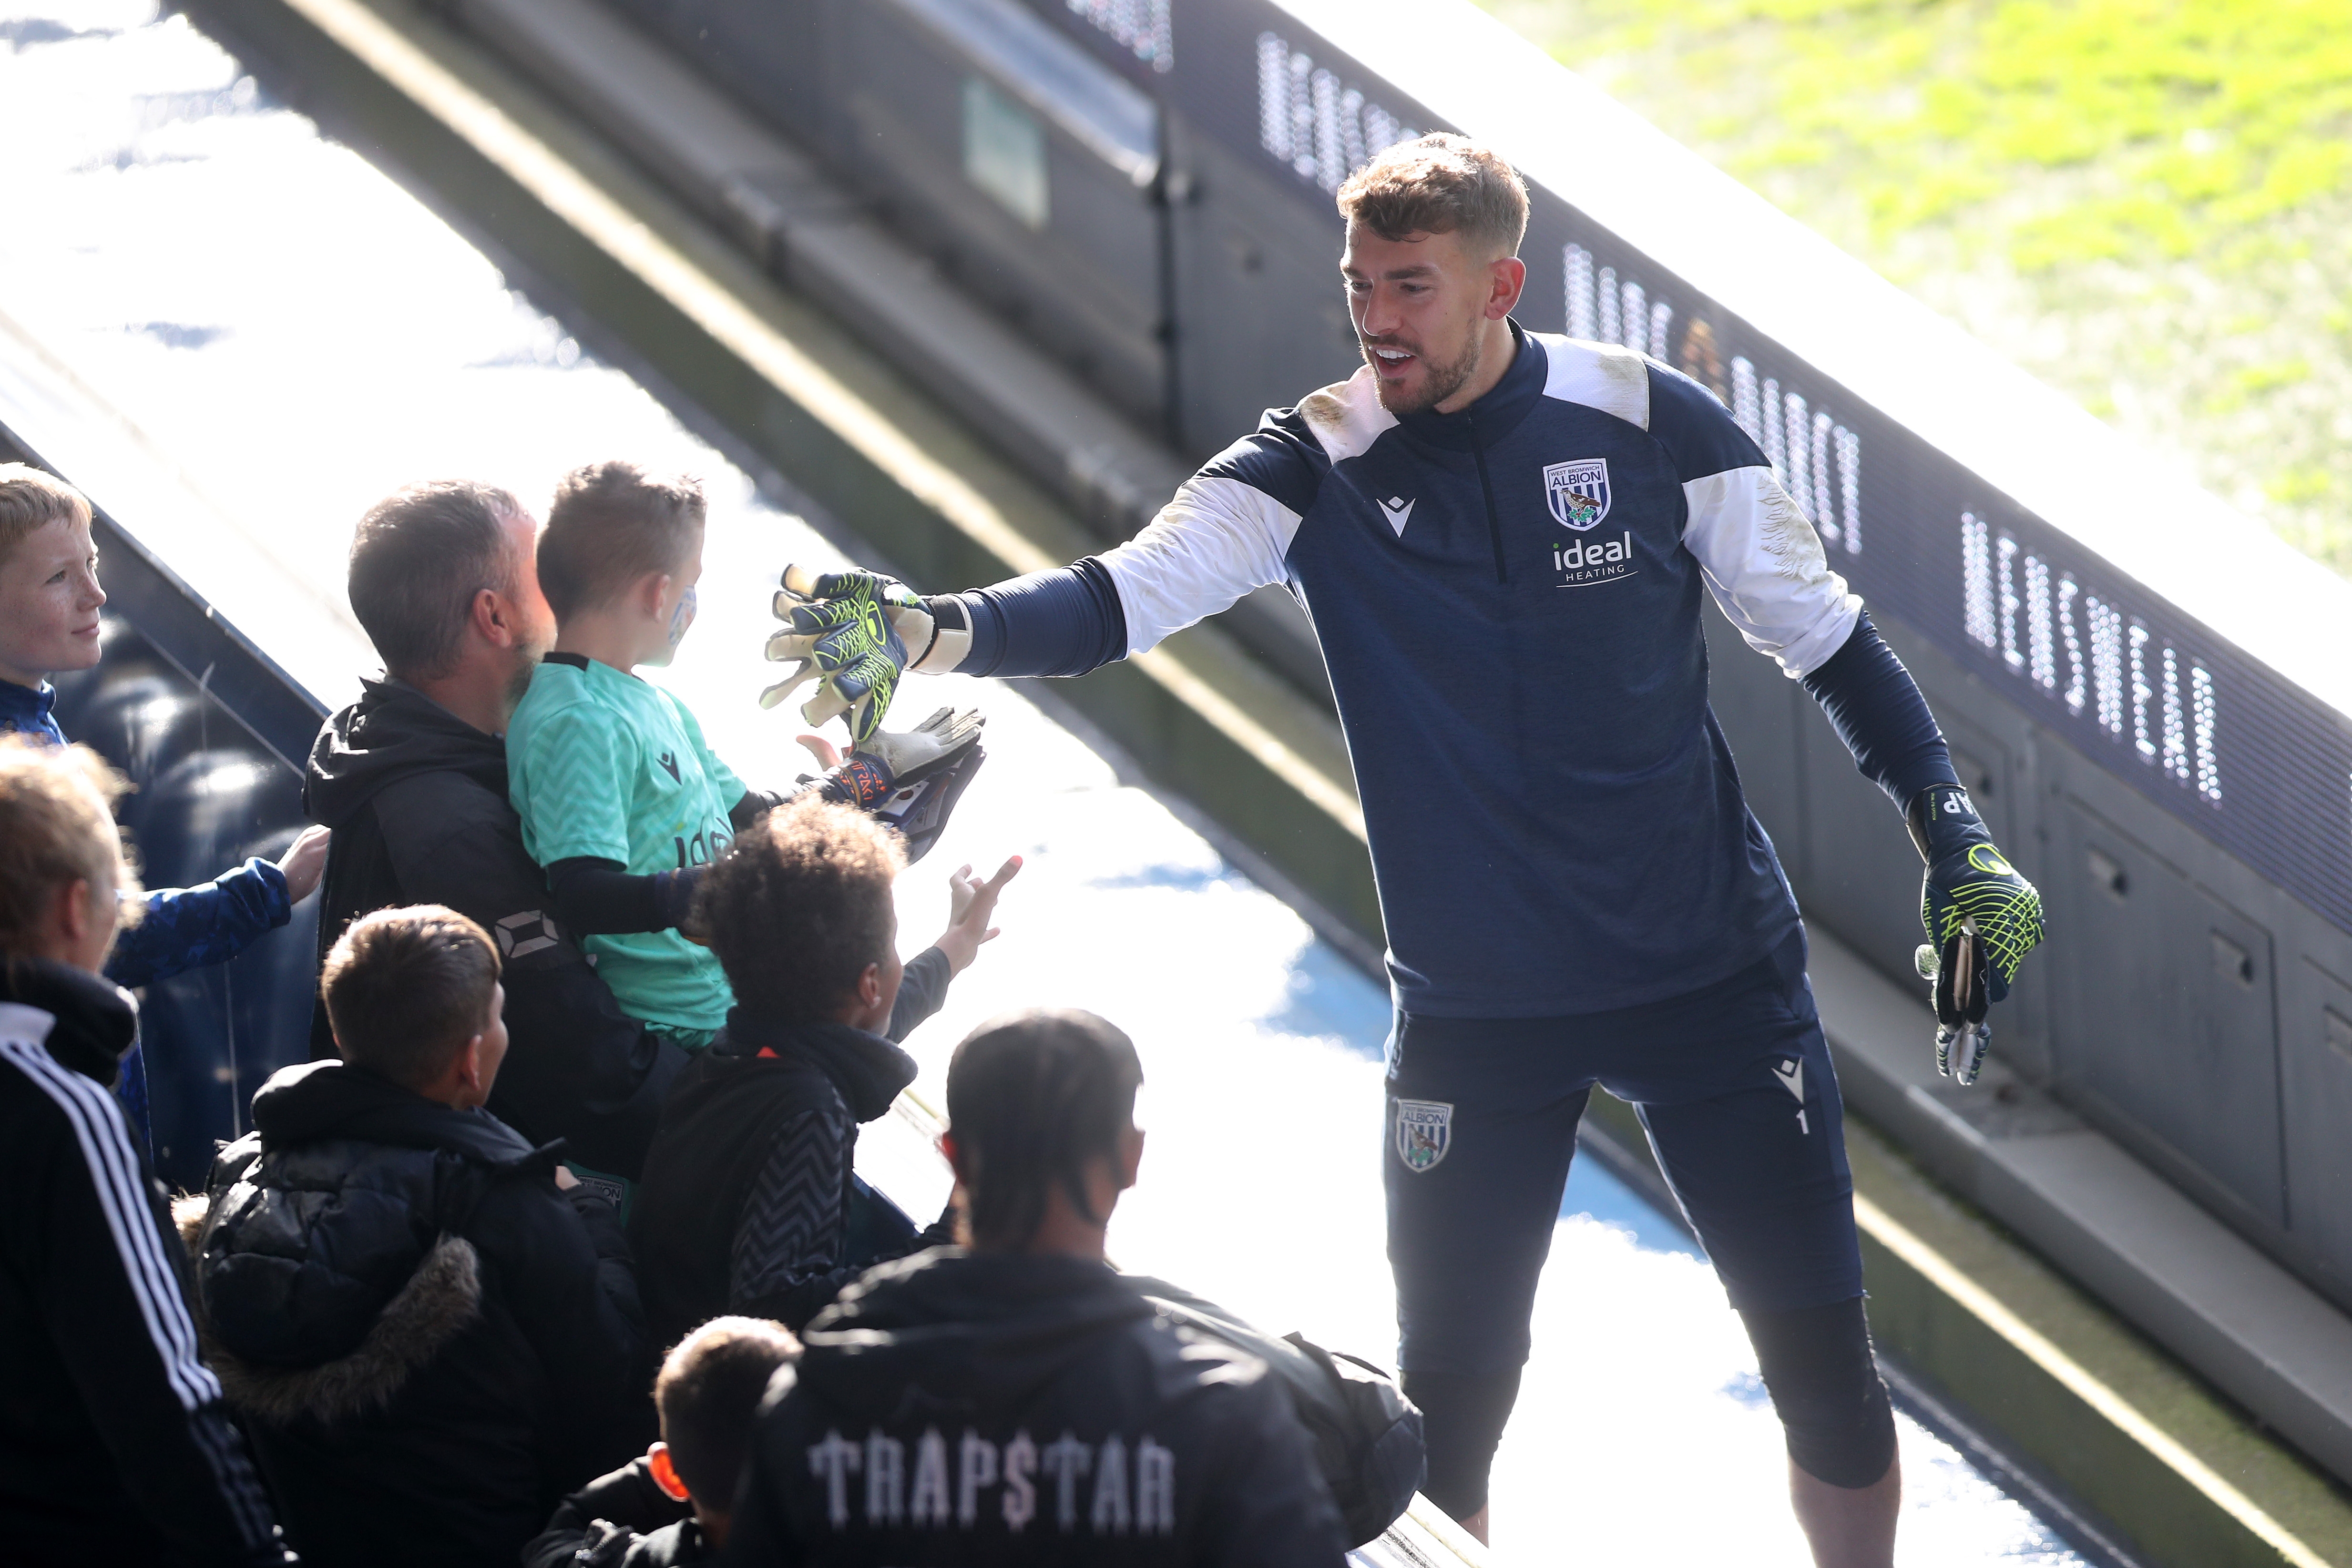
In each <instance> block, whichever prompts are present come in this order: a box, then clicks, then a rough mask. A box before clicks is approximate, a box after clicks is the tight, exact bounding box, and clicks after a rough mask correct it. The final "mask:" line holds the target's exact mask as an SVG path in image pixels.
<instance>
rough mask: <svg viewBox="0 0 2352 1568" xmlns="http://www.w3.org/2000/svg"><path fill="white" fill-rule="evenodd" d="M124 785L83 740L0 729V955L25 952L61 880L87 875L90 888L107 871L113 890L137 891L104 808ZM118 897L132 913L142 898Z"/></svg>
mask: <svg viewBox="0 0 2352 1568" xmlns="http://www.w3.org/2000/svg"><path fill="white" fill-rule="evenodd" d="M129 788H130V785H129V784H128V783H127V782H126V781H125V780H124V779H123V777H122V775H121V774H120V773H117V772H116V771H115V770H114V769H113V768H109V767H108V766H107V765H106V762H105V760H104V759H103V758H100V756H99V755H98V753H97V752H95V751H92V750H91V749H90V748H89V747H87V746H68V747H55V746H51V745H49V744H48V743H47V742H46V741H43V740H38V739H36V738H35V737H31V736H26V735H0V955H5V956H9V957H22V956H30V954H31V953H32V951H33V949H34V947H35V946H36V945H37V943H38V941H39V939H40V929H41V919H42V914H43V911H44V909H45V908H46V906H47V904H48V902H49V900H50V898H52V897H53V896H55V894H56V893H57V891H58V888H60V887H63V886H67V885H68V884H70V883H75V882H79V881H81V880H83V879H84V878H87V879H88V880H89V883H90V885H91V887H92V888H93V889H95V888H96V887H97V885H98V884H99V883H100V881H101V880H103V879H104V878H105V876H106V874H107V873H108V872H109V871H111V872H112V873H113V874H114V885H115V891H116V893H117V894H125V893H128V894H136V893H138V891H139V879H138V878H137V877H136V876H135V875H133V874H132V873H131V864H130V862H129V861H128V860H127V858H126V857H125V856H124V853H123V849H122V835H121V831H119V830H118V829H117V828H116V827H115V825H114V817H113V815H112V812H111V807H112V805H113V802H114V800H116V798H117V797H119V796H120V795H121V793H122V792H123V790H125V789H129ZM120 902H121V906H122V909H121V912H122V914H123V915H127V916H129V917H130V919H131V920H132V921H135V920H136V919H137V918H138V915H139V914H140V913H141V911H142V907H143V906H142V905H141V904H139V903H138V901H137V900H136V899H135V898H132V899H122V900H121V901H120Z"/></svg>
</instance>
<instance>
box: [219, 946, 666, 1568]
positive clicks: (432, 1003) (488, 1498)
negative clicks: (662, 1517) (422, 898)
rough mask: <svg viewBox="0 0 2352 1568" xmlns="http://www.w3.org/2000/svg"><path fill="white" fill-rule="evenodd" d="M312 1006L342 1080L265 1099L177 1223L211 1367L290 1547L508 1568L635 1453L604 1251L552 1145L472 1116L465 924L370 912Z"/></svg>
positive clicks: (642, 1419)
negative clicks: (270, 1487) (282, 1518)
mask: <svg viewBox="0 0 2352 1568" xmlns="http://www.w3.org/2000/svg"><path fill="white" fill-rule="evenodd" d="M323 984H324V988H325V991H326V999H327V1013H328V1016H329V1018H330V1019H331V1020H332V1022H333V1025H334V1030H335V1040H336V1042H337V1044H338V1045H339V1046H340V1047H341V1050H342V1052H343V1060H342V1061H314V1062H308V1063H305V1064H303V1065H301V1066H299V1067H289V1068H288V1069H286V1070H285V1071H282V1072H279V1073H278V1074H277V1075H276V1076H275V1077H273V1078H272V1079H271V1080H270V1081H269V1082H268V1083H267V1084H266V1085H264V1086H263V1088H262V1090H261V1092H259V1093H258V1094H257V1095H255V1096H254V1101H253V1124H254V1132H253V1133H252V1134H249V1135H248V1136H247V1137H245V1138H242V1139H240V1140H238V1141H237V1142H236V1143H235V1144H232V1145H229V1146H228V1147H227V1148H226V1149H224V1150H223V1151H222V1152H221V1155H220V1156H219V1158H218V1159H217V1160H216V1161H215V1165H214V1167H213V1174H212V1178H211V1181H210V1182H209V1184H208V1186H209V1192H208V1195H207V1203H208V1209H209V1212H207V1213H192V1214H190V1215H188V1216H186V1217H185V1218H184V1223H186V1224H187V1225H188V1226H189V1227H190V1228H191V1229H192V1230H193V1231H194V1236H193V1238H192V1244H193V1245H194V1246H195V1248H196V1249H197V1252H198V1256H199V1261H198V1279H199V1281H200V1295H201V1304H202V1306H203V1309H204V1317H205V1322H204V1324H203V1326H204V1328H205V1331H206V1335H207V1340H208V1342H209V1343H208V1348H209V1349H210V1350H211V1351H212V1353H213V1362H214V1365H215V1368H216V1369H217V1370H218V1371H219V1374H220V1377H221V1383H222V1385H223V1387H224V1389H225V1390H226V1394H227V1396H228V1400H229V1403H230V1404H231V1406H234V1407H236V1409H237V1410H238V1411H239V1412H240V1413H241V1414H243V1415H244V1416H245V1417H246V1420H247V1429H248V1430H249V1431H250V1432H251V1433H252V1435H253V1440H254V1446H255V1447H256V1448H257V1449H258V1450H259V1452H260V1455H261V1460H262V1466H263V1469H265V1471H266V1472H267V1473H268V1476H269V1478H270V1479H271V1480H272V1481H273V1482H274V1483H275V1484H276V1486H277V1489H278V1494H279V1497H280V1499H281V1500H282V1501H283V1503H284V1505H285V1509H286V1514H287V1522H288V1528H289V1531H291V1532H292V1534H293V1536H294V1539H295V1542H296V1543H297V1544H298V1545H299V1546H300V1547H302V1548H303V1550H305V1551H306V1552H310V1553H312V1554H314V1555H315V1556H317V1557H318V1558H319V1559H320V1561H322V1562H328V1563H338V1564H346V1565H350V1568H366V1565H369V1564H377V1563H381V1564H385V1565H387V1568H389V1565H391V1564H395V1563H397V1564H407V1563H436V1564H449V1565H453V1568H454V1565H471V1564H479V1565H480V1568H493V1565H495V1568H509V1565H510V1564H512V1563H514V1561H515V1559H516V1554H517V1553H518V1552H520V1550H521V1548H522V1545H523V1543H524V1542H526V1541H528V1540H530V1537H531V1536H532V1535H533V1534H534V1533H536V1532H537V1531H538V1530H539V1528H540V1526H541V1523H542V1522H543V1521H545V1520H546V1519H547V1516H548V1513H549V1511H551V1510H552V1509H553V1508H554V1506H555V1504H556V1502H557V1500H560V1499H561V1498H562V1496H563V1495H564V1494H565V1493H566V1492H568V1491H570V1490H572V1489H573V1488H575V1487H577V1486H579V1485H580V1484H581V1483H583V1481H585V1480H587V1479H589V1478H590V1477H592V1476H595V1475H598V1474H601V1473H602V1472H603V1471H604V1470H607V1469H611V1468H612V1467H613V1466H614V1465H615V1464H618V1463H619V1462H621V1460H623V1459H624V1458H626V1457H627V1456H629V1455H630V1454H632V1453H636V1452H639V1451H641V1450H642V1449H643V1448H644V1445H645V1442H646V1438H647V1437H649V1436H650V1433H649V1431H648V1430H647V1428H648V1427H649V1426H650V1422H649V1421H648V1420H647V1419H646V1417H647V1416H648V1414H649V1412H647V1411H646V1407H645V1398H644V1395H643V1392H642V1390H643V1389H644V1387H645V1382H644V1377H645V1372H646V1365H647V1364H646V1358H645V1356H644V1354H643V1347H644V1338H643V1333H642V1331H641V1329H640V1327H639V1322H640V1318H639V1313H638V1308H637V1301H636V1287H635V1281H634V1279H633V1278H632V1276H631V1272H630V1270H629V1266H628V1256H627V1249H626V1246H625V1243H624V1241H623V1239H622V1237H621V1231H620V1226H619V1223H618V1222H617V1220H616V1219H615V1218H614V1214H613V1210H612V1207H611V1205H610V1204H609V1203H607V1202H606V1201H604V1199H603V1198H601V1197H594V1196H592V1195H591V1192H590V1190H589V1189H588V1188H586V1187H584V1186H582V1185H581V1184H580V1183H579V1182H578V1181H577V1180H576V1179H574V1178H573V1177H572V1176H571V1174H570V1173H569V1172H567V1171H565V1170H563V1169H562V1167H561V1166H560V1165H559V1163H558V1156H559V1154H560V1152H561V1146H560V1145H552V1144H551V1145H543V1146H541V1147H539V1148H533V1147H532V1146H531V1145H530V1143H529V1142H528V1141H527V1140H525V1139H524V1138H523V1137H522V1136H521V1135H520V1134H517V1133H516V1132H515V1131H514V1130H513V1129H512V1128H510V1127H509V1126H507V1125H506V1124H504V1123H502V1122H500V1121H499V1119H498V1118H497V1117H495V1116H493V1115H491V1114H490V1113H488V1111H486V1110H484V1109H483V1108H482V1104H483V1102H484V1101H485V1100H486V1099H487V1098H488V1095H489V1092H490V1086H491V1084H492V1082H494V1081H495V1080H496V1078H497V1077H498V1072H499V1063H500V1062H501V1061H503V1060H504V1058H505V1055H506V1046H507V1033H506V1027H505V1025H504V1024H503V1023H502V1022H501V1021H500V1019H499V1008H500V1004H501V1001H502V999H503V997H502V990H501V988H500V986H499V956H498V950H497V949H496V948H495V947H494V946H491V943H490V939H489V937H488V936H486V935H485V934H484V933H483V931H482V928H481V927H480V926H478V925H475V924H474V923H473V922H472V921H470V920H467V918H466V917H465V916H464V915H459V914H457V913H456V912H455V911H453V910H449V909H446V908H441V907H438V906H434V905H426V906H423V907H418V908H410V909H386V910H378V911H376V912H375V913H374V914H373V915H366V916H364V917H362V919H360V920H358V921H356V922H354V923H353V924H352V927H351V929H350V930H348V931H346V932H344V933H343V935H342V936H341V939H340V940H338V941H337V942H336V944H335V946H334V950H333V951H332V952H331V953H330V954H329V955H328V956H327V965H326V970H325V974H324V976H323ZM191 1207H195V1206H193V1205H192V1206H191Z"/></svg>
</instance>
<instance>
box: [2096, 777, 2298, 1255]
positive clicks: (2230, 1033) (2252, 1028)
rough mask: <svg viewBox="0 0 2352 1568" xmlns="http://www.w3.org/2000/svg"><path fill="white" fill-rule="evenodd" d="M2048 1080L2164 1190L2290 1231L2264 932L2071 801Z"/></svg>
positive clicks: (2269, 967)
mask: <svg viewBox="0 0 2352 1568" xmlns="http://www.w3.org/2000/svg"><path fill="white" fill-rule="evenodd" d="M2053 827H2056V828H2057V829H2058V830H2059V831H2060V833H2061V834H2062V841H2063V844H2064V845H2065V848H2064V850H2063V852H2062V853H2061V854H2060V855H2059V856H2058V857H2057V858H2058V861H2059V864H2060V866H2061V868H2062V869H2061V871H2060V873H2059V875H2058V876H2057V877H2056V878H2055V879H2054V881H2055V883H2056V892H2057V894H2058V897H2059V901H2060V908H2061V909H2062V911H2063V912H2065V913H2068V914H2071V915H2073V916H2074V918H2073V919H2071V920H2069V922H2068V930H2069V933H2070V940H2069V946H2070V948H2071V950H2072V951H2071V958H2072V961H2071V962H2069V963H2068V964H2067V965H2066V966H2065V967H2064V970H2063V984H2062V987H2061V991H2060V995H2061V998H2062V1000H2061V1004H2060V1019H2061V1020H2062V1023H2061V1030H2060V1035H2059V1039H2060V1042H2061V1043H2060V1054H2059V1059H2058V1068H2059V1082H2060V1084H2061V1085H2062V1087H2063V1089H2064V1090H2065V1092H2067V1093H2068V1095H2069V1096H2070V1097H2071V1098H2074V1099H2076V1100H2078V1101H2086V1102H2089V1103H2091V1104H2093V1105H2094V1106H2095V1107H2096V1109H2097V1110H2098V1111H2099V1112H2100V1113H2102V1114H2101V1116H2100V1119H2101V1121H2102V1122H2104V1123H2105V1124H2108V1125H2109V1126H2110V1128H2111V1130H2113V1131H2115V1132H2116V1133H2117V1134H2118V1135H2120V1136H2122V1137H2124V1138H2125V1139H2126V1141H2128V1142H2130V1143H2132V1144H2134V1145H2136V1146H2137V1147H2138V1148H2139V1150H2140V1152H2141V1154H2142V1155H2144V1156H2146V1157H2148V1158H2151V1159H2153V1160H2155V1161H2157V1162H2158V1163H2159V1165H2160V1166H2163V1167H2165V1168H2167V1169H2168V1171H2169V1172H2170V1173H2171V1174H2172V1175H2173V1176H2175V1179H2180V1180H2186V1181H2188V1182H2189V1183H2190V1184H2191V1186H2192V1188H2202V1189H2204V1191H2205V1193H2206V1194H2207V1196H2208V1200H2209V1201H2211V1197H2212V1194H2213V1190H2214V1189H2215V1188H2216V1187H2217V1186H2218V1187H2219V1188H2220V1189H2221V1192H2222V1193H2223V1194H2226V1200H2225V1201H2228V1202H2233V1203H2234V1204H2235V1205H2236V1206H2239V1207H2243V1208H2244V1209H2245V1210H2247V1211H2248V1212H2249V1213H2251V1214H2252V1215H2253V1216H2255V1217H2256V1218H2259V1219H2261V1220H2262V1221H2263V1223H2265V1224H2266V1225H2268V1226H2270V1227H2273V1228H2284V1226H2285V1223H2286V1201H2285V1171H2284V1164H2283V1151H2282V1148H2281V1140H2280V1129H2279V1067H2278V1029H2277V1017H2276V1010H2275V1009H2276V1003H2275V990H2274V985H2273V947H2272V942H2271V934H2270V932H2269V931H2268V930H2267V929H2265V928H2264V927H2263V925H2260V924H2258V923H2257V922H2255V921H2254V920H2252V919H2251V918H2249V917H2248V916H2247V915H2244V914H2242V913H2241V912H2240V911H2238V910H2237V909H2234V908H2232V907H2231V906H2230V905H2229V904H2225V903H2224V902H2222V900H2221V899H2220V898H2219V897H2217V896H2215V895H2214V894H2212V893H2210V892H2209V891H2208V890H2206V889H2205V888H2202V887H2200V886H2199V885H2197V884H2196V883H2194V882H2192V881H2191V880H2189V877H2188V876H2186V875H2184V874H2183V873H2182V872H2181V871H2180V869H2179V867H2177V866H2174V865H2172V864H2170V863H2169V862H2167V861H2165V860H2164V859H2163V858H2162V857H2160V856H2159V855H2158V854H2157V853H2156V852H2155V851H2153V850H2151V849H2150V848H2148V847H2147V845H2146V844H2144V843H2142V842H2141V841H2138V840H2137V839H2136V838H2134V837H2133V836H2132V835H2130V834H2128V833H2126V832H2125V831H2123V830H2122V829H2121V828H2119V827H2117V826H2116V825H2115V823H2113V822H2112V821H2108V820H2107V819H2106V818H2105V817H2103V816H2101V815H2100V814H2099V813H2098V812H2097V811H2095V810H2093V809H2092V808H2091V807H2090V806H2089V805H2087V804H2085V803H2084V801H2083V800H2080V799H2078V798H2075V797H2073V796H2071V795H2070V796H2069V797H2068V798H2067V799H2066V800H2065V802H2064V806H2063V810H2062V811H2061V813H2060V814H2059V816H2058V818H2057V821H2055V822H2054V823H2053Z"/></svg>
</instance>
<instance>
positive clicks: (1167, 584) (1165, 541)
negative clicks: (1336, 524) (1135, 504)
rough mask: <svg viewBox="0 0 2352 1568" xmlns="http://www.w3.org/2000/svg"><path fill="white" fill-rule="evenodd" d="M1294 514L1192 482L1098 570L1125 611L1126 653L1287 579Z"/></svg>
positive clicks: (1247, 494) (1259, 493)
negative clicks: (1286, 561)
mask: <svg viewBox="0 0 2352 1568" xmlns="http://www.w3.org/2000/svg"><path fill="white" fill-rule="evenodd" d="M1297 531H1298V514H1297V512H1294V511H1292V510H1291V509H1290V508H1289V507H1286V506H1284V505H1283V504H1282V503H1281V502H1279V501H1277V500H1276V499H1275V498H1274V497H1271V496H1269V495H1267V494H1266V493H1265V491H1263V490H1260V489H1258V488H1257V487H1256V486H1252V485H1245V484H1244V483H1243V482H1242V481H1240V480H1239V479H1227V478H1222V477H1210V476H1204V475H1195V476H1193V477H1192V478H1190V479H1187V480H1186V481H1185V482H1184V486H1183V487H1182V488H1181V489H1180V490H1178V491H1177V492H1176V496H1175V498H1174V499H1173V500H1171V501H1170V502H1169V503H1168V504H1167V505H1166V506H1164V507H1160V515H1159V516H1158V517H1154V518H1152V519H1151V521H1150V523H1149V524H1148V525H1146V527H1145V528H1144V530H1143V531H1142V532H1141V533H1139V534H1138V535H1136V536H1135V537H1134V538H1131V539H1129V540H1128V541H1127V542H1126V543H1125V544H1123V545H1120V546H1118V548H1117V549H1112V550H1110V551H1108V552H1107V553H1105V554H1104V555H1103V556H1102V558H1101V559H1102V563H1103V566H1104V567H1105V568H1106V569H1107V570H1108V571H1109V572H1110V580H1111V581H1112V582H1113V583H1114V584H1115V585H1116V586H1117V587H1118V602H1119V608H1120V609H1122V610H1123V611H1125V612H1127V651H1128V653H1129V654H1130V655H1132V654H1136V653H1142V652H1143V651H1144V650H1145V649H1147V648H1150V647H1152V646H1155V645H1156V644H1157V643H1159V642H1160V639H1161V638H1163V637H1165V636H1167V635H1168V634H1169V633H1171V632H1181V631H1182V630H1183V629H1184V628H1185V627H1187V626H1190V625H1191V624H1192V622H1195V621H1199V620H1202V619H1203V618H1204V617H1207V616H1211V615H1214V614H1215V613H1216V612H1218V611H1220V610H1223V609H1225V608H1227V607H1228V606H1230V605H1231V604H1232V603H1233V602H1234V601H1235V600H1237V599H1239V598H1241V596H1242V595H1244V594H1245V593H1247V592H1249V591H1252V590H1253V589H1259V588H1264V587H1265V586H1267V585H1268V584H1270V583H1276V582H1281V581H1282V580H1285V579H1286V578H1287V577H1288V576H1289V569H1288V567H1287V566H1286V565H1285V564H1284V560H1283V558H1284V557H1285V556H1286V555H1287V554H1288V553H1289V550H1290V540H1291V536H1292V535H1294V534H1296V533H1297Z"/></svg>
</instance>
